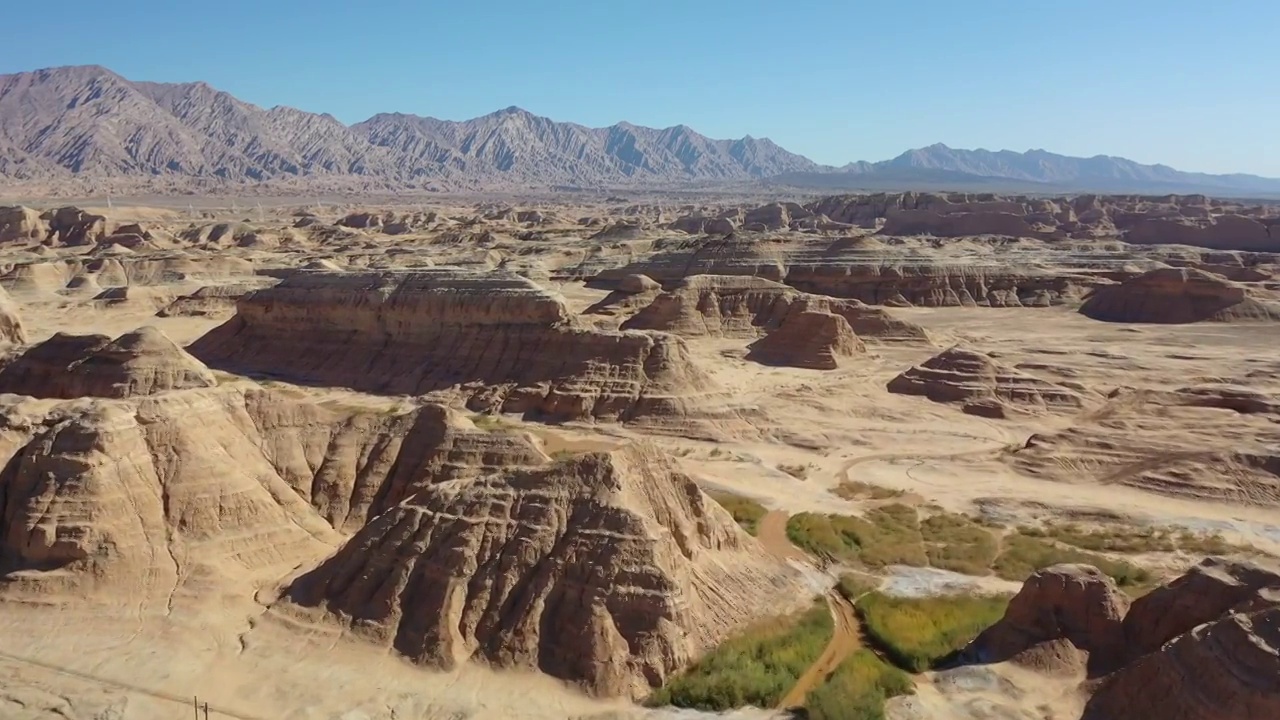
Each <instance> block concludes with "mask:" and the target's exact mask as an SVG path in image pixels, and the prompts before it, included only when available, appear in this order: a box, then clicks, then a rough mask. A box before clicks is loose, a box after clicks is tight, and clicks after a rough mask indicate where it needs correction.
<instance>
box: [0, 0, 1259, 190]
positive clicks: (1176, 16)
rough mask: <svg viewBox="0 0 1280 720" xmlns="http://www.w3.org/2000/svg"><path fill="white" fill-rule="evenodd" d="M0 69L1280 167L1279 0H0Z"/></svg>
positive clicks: (841, 143)
mask: <svg viewBox="0 0 1280 720" xmlns="http://www.w3.org/2000/svg"><path fill="white" fill-rule="evenodd" d="M4 19H5V22H6V24H7V25H8V26H9V27H11V28H15V30H14V31H13V32H10V33H8V35H7V37H6V38H5V40H4V42H3V43H0V73H7V72H16V71H22V70H32V69H36V68H42V67H50V66H57V65H78V64H89V63H96V64H100V65H105V66H107V67H109V68H111V69H113V70H115V71H116V72H119V73H120V74H122V75H124V76H125V77H128V78H130V79H135V80H157V81H189V80H204V81H206V82H209V83H210V84H212V85H214V86H216V87H218V88H220V89H223V90H227V91H228V92H231V93H232V94H234V95H236V96H238V97H240V98H241V99H244V100H247V101H250V102H253V103H256V104H259V105H264V106H271V105H276V104H282V105H292V106H294V107H298V108H302V109H304V110H310V111H314V112H328V113H331V114H333V115H335V116H336V117H338V118H339V119H341V120H343V121H345V122H356V121H359V120H362V119H364V118H365V117H368V116H369V115H372V114H373V113H375V112H380V111H400V112H409V113H416V114H420V115H433V116H435V117H442V118H448V119H464V118H468V117H474V116H476V115H482V114H485V113H488V112H491V111H493V110H496V109H499V108H502V107H506V106H509V105H519V106H521V107H524V108H526V109H528V110H530V111H533V112H535V113H538V114H541V115H547V116H549V117H552V118H554V119H556V120H571V121H574V122H578V123H582V124H585V125H590V126H604V125H610V124H612V123H614V122H617V121H620V120H628V121H630V122H633V123H635V124H638V125H649V126H655V127H666V126H670V125H675V124H679V123H684V124H686V125H689V126H691V127H693V128H694V129H696V130H698V131H700V132H702V133H704V134H706V135H710V136H713V137H741V136H743V135H748V134H749V135H753V136H756V137H769V138H772V139H773V140H774V141H776V142H778V143H779V144H781V145H782V146H784V147H786V148H788V149H790V150H793V151H795V152H800V153H803V154H805V155H808V156H809V157H811V158H813V159H815V160H818V161H820V162H826V163H832V164H843V163H845V162H848V161H851V160H881V159H884V158H887V157H891V156H894V155H897V154H898V153H900V152H901V151H903V150H906V149H908V148H912V147H920V146H923V145H928V144H931V143H934V142H944V143H946V144H948V145H951V146H952V147H962V148H974V147H985V148H988V149H1002V148H1009V149H1014V150H1026V149H1029V148H1044V149H1046V150H1051V151H1055V152H1060V153H1065V154H1071V155H1094V154H1098V153H1103V154H1111V155H1123V156H1126V157H1130V158H1132V159H1134V160H1138V161H1141V162H1164V163H1167V164H1169V165H1173V166H1174V167H1177V168H1179V169H1183V170H1201V171H1208V172H1232V171H1239V172H1253V173H1258V174H1263V175H1269V176H1276V177H1280V0H1218V1H1217V2H1206V1H1204V0H1200V1H1193V0H1163V1H1157V0H1070V1H1067V2H1048V1H1044V2H1039V1H1037V2H1032V1H1030V0H1024V1H1021V2H1015V1H1013V0H970V1H969V2H959V1H955V0H945V1H944V0H915V2H908V3H898V2H856V1H855V0H844V1H843V2H841V1H838V0H826V1H819V0H592V1H586V0H582V1H579V0H562V1H560V2H550V1H544V2H539V1H537V0H527V1H524V2H521V1H519V0H488V1H485V0H469V1H468V0H463V1H462V2H445V1H442V0H435V1H434V2H432V1H430V0H419V1H418V2H407V1H405V2H400V1H395V2H392V1H386V0H384V1H382V2H377V1H376V0H374V1H372V2H368V3H356V2H344V1H341V0H309V1H308V2H295V1H294V0H254V1H252V2H251V1H248V0H223V1H220V2H218V1H215V2H199V1H198V0H197V1H194V2H184V1H180V0H115V1H111V0H77V1H73V2H60V1H57V0H48V1H44V2H40V1H27V0H9V2H6V3H5V9H4Z"/></svg>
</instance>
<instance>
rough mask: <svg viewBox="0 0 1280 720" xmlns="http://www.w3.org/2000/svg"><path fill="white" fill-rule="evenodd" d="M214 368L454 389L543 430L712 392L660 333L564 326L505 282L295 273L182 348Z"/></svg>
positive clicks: (463, 276) (526, 288) (353, 383)
mask: <svg viewBox="0 0 1280 720" xmlns="http://www.w3.org/2000/svg"><path fill="white" fill-rule="evenodd" d="M189 349H190V350H191V352H192V354H194V355H195V356H196V357H199V358H201V359H202V360H204V361H205V362H207V363H209V364H210V365H212V366H214V367H221V368H226V369H229V370H233V371H239V372H255V373H268V374H273V375H277V376H281V377H285V378H289V379H292V380H296V381H299V382H304V383H314V384H325V385H340V386H345V387H350V388H354V389H358V390H366V391H370V392H376V393H390V394H423V393H428V392H432V391H437V390H445V389H449V388H460V389H462V390H463V391H464V392H467V393H468V394H469V395H470V397H471V405H472V407H473V408H476V409H495V410H496V409H500V410H502V411H503V412H515V413H529V414H533V415H537V416H541V417H547V418H556V419H580V418H591V417H595V418H603V419H616V420H632V419H635V418H637V417H640V416H644V415H663V414H668V415H669V414H679V413H681V412H682V411H683V407H684V401H685V399H686V398H687V397H689V396H695V397H696V396H697V395H699V394H703V393H706V392H708V391H710V390H712V389H713V383H712V381H711V380H710V378H709V377H708V376H706V375H705V374H704V373H703V372H702V371H701V370H699V369H698V368H697V367H696V366H695V365H694V364H693V362H692V360H691V359H690V358H689V355H688V350H687V348H686V346H685V344H684V342H683V341H682V340H681V339H680V338H678V337H675V336H673V335H667V334H661V333H643V332H605V331H600V330H594V329H587V328H585V327H582V326H580V325H579V324H578V323H577V322H575V320H574V318H573V317H572V316H571V315H570V313H569V311H568V309H567V308H566V307H565V304H564V302H563V301H562V300H561V299H560V298H559V297H558V296H556V295H553V294H551V293H550V292H547V291H546V290H544V289H542V288H540V287H539V286H537V285H535V284H534V283H533V282H531V281H529V280H527V279H525V278H523V277H520V276H518V275H514V274H510V273H506V272H488V273H480V272H475V271H470V270H462V269H458V268H444V267H441V268H430V269H425V270H417V271H412V272H382V273H375V272H363V273H340V272H338V273H335V272H307V273H297V274H295V275H291V276H289V277H287V278H285V279H284V280H283V281H282V282H281V283H280V284H279V285H277V286H275V287H273V288H268V289H264V290H259V291H257V292H254V293H251V294H249V295H246V296H245V297H243V298H242V299H241V300H240V301H239V303H238V304H237V313H236V315H235V317H233V318H232V319H231V320H229V321H227V322H226V323H224V324H223V325H221V326H219V327H218V328H215V329H214V330H212V331H210V332H209V333H208V334H207V335H205V336H204V337H202V338H200V339H199V340H197V341H196V342H195V343H193V344H192V345H191V347H190V348H189Z"/></svg>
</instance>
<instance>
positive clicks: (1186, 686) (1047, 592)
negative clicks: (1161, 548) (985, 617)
mask: <svg viewBox="0 0 1280 720" xmlns="http://www.w3.org/2000/svg"><path fill="white" fill-rule="evenodd" d="M1126 608H1127V612H1126ZM1071 652H1075V653H1080V654H1086V655H1087V656H1088V670H1089V674H1090V675H1091V676H1095V677H1101V679H1100V680H1099V681H1098V682H1097V684H1096V685H1094V686H1093V688H1092V689H1093V690H1094V692H1093V695H1092V697H1091V698H1090V699H1089V701H1088V703H1087V704H1086V707H1085V710H1084V715H1083V720H1170V719H1172V720H1236V719H1237V718H1246V717H1247V718H1254V717H1257V718H1263V717H1273V716H1275V715H1276V713H1277V712H1280V573H1277V572H1276V571H1275V570H1273V569H1270V568H1267V567H1262V566H1258V565H1250V564H1243V563H1232V562H1227V561H1223V560H1218V559H1208V560H1206V561H1205V562H1203V563H1202V564H1201V565H1199V566H1198V567H1195V568H1193V569H1192V570H1191V571H1189V572H1188V573H1187V574H1185V575H1183V576H1182V577H1180V578H1177V579H1175V580H1173V581H1172V582H1170V583H1167V584H1165V585H1163V586H1161V587H1159V588H1156V589H1155V590H1153V591H1152V592H1151V593H1150V594H1148V595H1146V596H1144V597H1142V598H1139V599H1138V600H1136V601H1134V602H1133V604H1132V605H1131V606H1130V605H1129V604H1128V601H1127V600H1126V599H1125V597H1124V596H1123V595H1121V594H1120V593H1119V592H1118V591H1117V590H1116V588H1115V585H1114V584H1113V583H1112V582H1111V580H1110V578H1108V577H1106V576H1105V575H1103V574H1102V573H1101V572H1099V571H1098V570H1097V569H1095V568H1093V567H1089V566H1080V565H1066V566H1063V565H1059V566H1054V567H1051V568H1046V569H1044V570H1041V571H1039V572H1037V573H1036V574H1034V575H1032V576H1031V578H1030V579H1028V580H1027V582H1026V583H1025V584H1024V585H1023V588H1022V590H1021V591H1020V592H1019V593H1018V595H1017V596H1015V597H1014V599H1013V600H1012V601H1011V602H1010V603H1009V609H1008V611H1007V612H1006V613H1005V617H1004V618H1003V619H1002V620H1001V621H1000V622H999V623H997V624H996V625H994V626H992V627H991V628H989V629H987V630H986V631H984V632H983V633H982V634H981V635H979V636H978V638H977V639H976V640H975V641H974V642H973V643H972V644H971V645H970V647H969V648H968V649H967V650H966V651H965V653H964V654H965V656H966V658H967V659H969V660H974V661H978V662H1000V661H1003V660H1008V659H1029V660H1031V661H1032V662H1034V661H1035V660H1036V659H1037V657H1036V655H1037V653H1038V654H1040V655H1041V657H1043V656H1044V655H1046V654H1047V655H1050V656H1053V657H1054V658H1055V659H1060V658H1062V657H1064V654H1068V653H1071Z"/></svg>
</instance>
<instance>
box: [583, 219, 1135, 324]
mask: <svg viewBox="0 0 1280 720" xmlns="http://www.w3.org/2000/svg"><path fill="white" fill-rule="evenodd" d="M1042 260H1043V255H1040V256H1035V257H1033V256H1022V255H1018V254H1010V253H1002V257H1001V259H1000V260H999V261H997V260H995V259H993V258H991V257H975V258H969V259H966V258H938V259H932V258H930V259H922V258H921V257H919V255H916V254H911V253H905V252H902V251H901V250H898V249H895V248H892V247H889V246H885V245H881V244H879V243H878V242H877V241H875V240H874V239H866V238H864V239H862V240H861V241H859V240H854V239H847V238H846V239H837V240H834V241H833V240H831V239H830V238H805V239H791V240H788V241H786V242H783V241H781V240H774V239H770V238H762V237H759V236H748V235H731V236H728V237H725V238H718V237H717V238H697V239H690V240H686V241H682V242H679V243H677V244H674V245H664V246H662V247H660V248H659V249H658V251H657V252H654V253H653V254H651V255H649V256H646V257H643V258H640V259H637V260H634V261H632V262H629V263H627V264H625V265H623V266H621V267H607V268H598V269H584V272H583V274H584V275H586V276H587V277H588V278H589V283H590V284H591V285H593V286H596V287H602V288H607V289H614V288H616V286H617V284H618V282H620V280H621V279H622V278H623V277H626V276H628V275H634V274H643V275H647V276H649V277H651V278H653V279H654V280H656V281H657V282H659V283H661V284H662V285H663V286H664V287H667V288H674V287H675V286H676V285H677V283H679V282H680V281H681V280H683V279H684V278H687V277H690V276H693V275H721V276H725V275H747V276H751V277H756V278H763V279H766V280H772V281H774V282H779V283H784V284H786V285H790V286H791V287H793V288H795V289H797V290H800V291H803V292H809V293H814V294H818V295H826V296H830V297H834V298H847V299H851V300H859V301H861V302H864V303H867V304H870V305H896V306H903V307H905V306H913V305H917V306H922V307H947V306H954V307H960V306H970V307H1048V306H1051V305H1064V304H1069V303H1074V302H1075V301H1076V300H1078V299H1079V298H1080V297H1081V296H1082V295H1084V293H1085V292H1086V291H1087V290H1088V289H1089V288H1092V287H1094V286H1095V285H1098V284H1101V283H1104V282H1106V280H1105V279H1104V278H1102V277H1100V273H1101V274H1103V275H1105V274H1106V270H1099V269H1098V268H1096V267H1093V265H1094V264H1095V263H1094V262H1093V261H1092V259H1091V258H1082V259H1081V261H1082V263H1083V265H1084V266H1085V267H1082V268H1081V270H1080V271H1066V270H1064V271H1053V272H1050V271H1046V270H1044V269H1042V268H1040V267H1038V265H1039V264H1040V262H1041V261H1042ZM1103 262H1106V261H1105V260H1104V261H1103ZM1112 262H1114V259H1113V260H1112Z"/></svg>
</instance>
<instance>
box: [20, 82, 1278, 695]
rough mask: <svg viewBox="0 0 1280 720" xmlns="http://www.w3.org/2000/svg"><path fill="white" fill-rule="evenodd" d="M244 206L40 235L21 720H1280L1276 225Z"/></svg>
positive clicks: (458, 204)
mask: <svg viewBox="0 0 1280 720" xmlns="http://www.w3.org/2000/svg"><path fill="white" fill-rule="evenodd" d="M161 90H162V89H157V88H151V89H150V91H151V92H152V94H153V95H155V96H156V97H161V96H164V97H167V96H166V95H164V93H162V92H161ZM247 206H248V204H247V203H246V202H244V201H243V200H241V201H239V202H235V201H231V200H227V201H225V202H221V201H214V200H210V199H207V198H206V199H202V201H201V202H200V203H199V204H198V205H197V204H195V203H193V204H192V205H191V206H188V204H187V203H186V201H185V199H184V200H183V201H181V202H177V201H174V200H172V199H163V198H158V199H154V200H152V201H142V200H139V201H136V202H131V203H126V202H122V201H121V200H120V199H118V198H117V199H116V200H115V201H114V202H112V203H111V204H110V206H108V205H107V204H106V203H100V204H94V203H86V204H84V205H83V206H81V207H70V206H61V205H58V204H56V203H40V202H35V201H32V202H29V203H28V204H27V205H24V206H12V207H3V208H0V286H2V287H3V294H2V295H0V342H2V343H3V353H4V355H3V361H2V363H0V418H2V419H3V422H0V455H2V456H3V458H4V469H3V472H2V473H0V678H3V679H2V680H0V717H4V718H48V717H55V716H57V717H63V718H71V719H74V720H87V719H90V718H94V719H104V720H105V719H108V718H110V719H124V718H142V719H150V718H172V717H180V716H182V714H187V715H188V716H189V714H190V713H192V705H193V702H195V703H196V704H199V705H203V704H204V703H208V713H209V717H217V718H238V719H240V720H258V719H262V720H266V719H276V718H285V719H289V720H295V719H296V720H303V719H307V720H311V719H321V718H325V719H328V718H334V719H338V718H342V719H343V720H363V719H368V720H373V719H374V718H441V719H443V718H511V717H531V718H597V719H600V720H604V719H606V718H611V719H623V718H627V719H630V718H636V719H639V718H651V719H658V718H709V717H720V716H725V717H738V718H772V717H790V716H793V715H796V714H799V716H807V717H810V718H815V720H816V719H817V718H845V717H847V718H863V717H889V718H895V719H898V720H929V719H933V718H955V719H958V720H962V719H987V718H990V719H1000V720H1004V719H1041V720H1050V719H1052V720H1067V719H1075V718H1087V719H1089V720H1120V719H1122V718H1123V719H1137V720H1144V719H1147V718H1151V719H1152V720H1154V719H1156V718H1161V719H1163V718H1178V719H1185V720H1219V719H1221V720H1227V719H1229V718H1230V719H1236V718H1265V717H1278V716H1280V566H1278V565H1277V563H1278V562H1280V561H1277V557H1280V207H1278V206H1274V205H1266V204H1261V205H1260V204H1254V203H1246V202H1238V201H1225V200H1215V199H1211V198H1206V197H1203V196H1168V197H1136V196H1077V197H1063V198H1030V197H1014V196H1008V197H1005V196H994V195H959V194H955V195H931V194H920V193H905V194H891V195H886V194H881V195H861V196H856V195H844V196H831V197H827V198H823V199H820V200H816V201H813V202H808V203H806V204H798V203H793V202H769V203H760V202H758V201H752V202H736V201H730V200H724V199H717V200H706V201H698V202H689V203H686V204H674V203H672V204H661V203H656V202H633V201H629V200H626V199H624V198H609V199H607V200H599V201H590V202H588V201H583V200H582V199H580V198H579V199H572V200H565V199H542V200H539V201H537V202H533V201H513V202H511V203H505V202H503V203H498V202H484V203H471V202H468V201H464V200H461V199H457V198H453V199H450V197H448V196H443V195H442V196H437V197H433V198H431V200H430V201H425V202H424V201H421V200H416V199H415V200H414V201H413V202H409V201H401V202H398V203H397V202H372V201H364V202H351V201H344V202H338V203H333V202H330V203H327V204H324V205H320V204H311V203H305V202H299V201H287V202H283V201H282V202H270V203H258V202H256V201H255V202H254V203H253V205H252V209H251V210H248V211H246V210H245V209H244V208H245V207H247Z"/></svg>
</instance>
